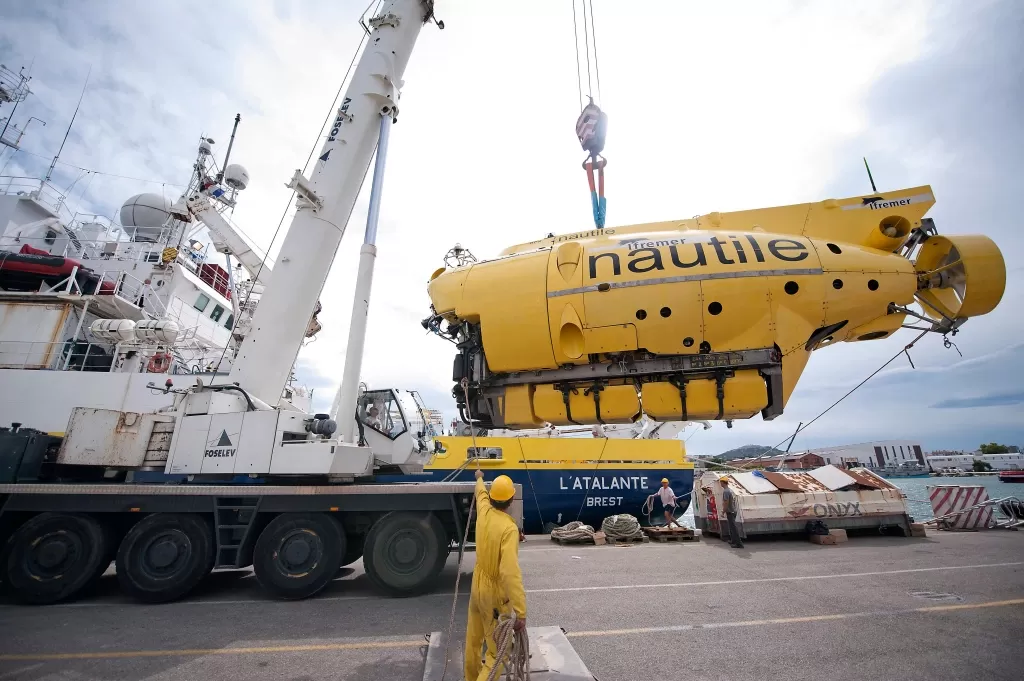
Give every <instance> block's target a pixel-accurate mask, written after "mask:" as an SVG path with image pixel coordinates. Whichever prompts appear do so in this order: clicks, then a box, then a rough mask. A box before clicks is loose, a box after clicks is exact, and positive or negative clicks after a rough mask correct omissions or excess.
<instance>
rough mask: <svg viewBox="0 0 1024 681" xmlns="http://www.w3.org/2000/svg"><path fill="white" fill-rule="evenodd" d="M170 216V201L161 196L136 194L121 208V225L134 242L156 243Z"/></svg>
mask: <svg viewBox="0 0 1024 681" xmlns="http://www.w3.org/2000/svg"><path fill="white" fill-rule="evenodd" d="M170 215H171V200H170V199H167V198H164V197H163V196H161V195H160V194H136V195H135V196H133V197H132V198H130V199H128V200H127V201H125V202H124V205H122V206H121V225H122V226H124V228H125V233H127V234H129V235H131V236H132V240H133V241H156V240H157V238H158V237H159V236H160V230H161V229H162V228H163V226H164V223H165V222H167V218H169V217H170Z"/></svg>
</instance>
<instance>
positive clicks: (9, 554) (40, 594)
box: [0, 513, 109, 605]
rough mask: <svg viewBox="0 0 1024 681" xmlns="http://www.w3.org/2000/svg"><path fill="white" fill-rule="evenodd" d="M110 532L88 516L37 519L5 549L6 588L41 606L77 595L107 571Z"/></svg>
mask: <svg viewBox="0 0 1024 681" xmlns="http://www.w3.org/2000/svg"><path fill="white" fill-rule="evenodd" d="M106 536H107V535H106V534H105V533H104V531H103V527H102V526H101V525H100V523H99V521H97V520H96V519H95V518H92V517H90V516H87V515H77V514H65V513H41V514H40V515H37V516H35V517H34V518H31V519H30V520H28V522H26V523H25V524H24V525H22V526H21V527H19V528H18V529H17V530H15V532H14V533H13V534H12V535H11V537H10V538H9V539H8V540H7V544H6V545H5V546H4V549H3V552H2V554H0V565H2V566H3V572H2V581H3V585H4V590H5V591H6V592H7V594H8V595H9V596H10V597H11V598H13V599H14V600H17V601H20V602H22V603H31V604H36V605H44V604H47V603H57V602H58V601H63V600H66V599H68V598H71V597H72V596H74V595H75V594H76V593H78V592H79V591H81V590H82V588H83V587H85V586H87V585H88V584H89V583H90V582H93V581H95V580H96V579H98V578H99V576H100V575H101V574H102V573H103V570H101V569H100V568H99V566H100V564H101V563H103V560H104V558H105V557H107V556H108V555H109V554H108V553H107V545H106ZM107 565H109V561H108V562H107V564H106V565H103V569H106V567H107Z"/></svg>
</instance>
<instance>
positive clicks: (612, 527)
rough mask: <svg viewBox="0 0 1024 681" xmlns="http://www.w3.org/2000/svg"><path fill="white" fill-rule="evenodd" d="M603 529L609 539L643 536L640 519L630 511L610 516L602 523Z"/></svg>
mask: <svg viewBox="0 0 1024 681" xmlns="http://www.w3.org/2000/svg"><path fill="white" fill-rule="evenodd" d="M601 531H602V532H604V536H606V537H607V538H609V539H635V538H638V537H643V536H644V533H643V530H641V529H640V521H639V520H637V519H636V518H635V517H634V516H631V515H629V514H628V513H620V514H619V515H612V516H608V517H607V518H605V519H604V521H603V522H602V523H601Z"/></svg>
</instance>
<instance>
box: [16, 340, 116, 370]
mask: <svg viewBox="0 0 1024 681" xmlns="http://www.w3.org/2000/svg"><path fill="white" fill-rule="evenodd" d="M111 349H112V347H111V345H110V344H109V343H93V342H90V341H86V340H82V341H72V340H65V341H17V340H10V341H0V369H50V370H57V371H110V370H111V366H112V364H113V354H112V352H111Z"/></svg>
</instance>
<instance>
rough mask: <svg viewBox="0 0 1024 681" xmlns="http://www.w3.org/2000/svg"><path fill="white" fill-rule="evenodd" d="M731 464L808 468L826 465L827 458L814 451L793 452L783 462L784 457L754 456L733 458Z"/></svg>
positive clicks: (736, 465)
mask: <svg viewBox="0 0 1024 681" xmlns="http://www.w3.org/2000/svg"><path fill="white" fill-rule="evenodd" d="M729 465H730V466H735V467H736V468H746V467H748V466H749V467H752V468H753V467H757V468H788V469H791V470H793V469H807V468H819V467H820V466H824V465H825V460H824V459H822V458H821V457H820V456H818V455H817V454H814V453H812V452H805V453H803V454H791V455H789V456H787V457H786V458H785V463H783V460H782V457H779V456H774V457H765V458H763V459H762V458H759V457H753V458H749V459H733V460H732V461H730V462H729Z"/></svg>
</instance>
